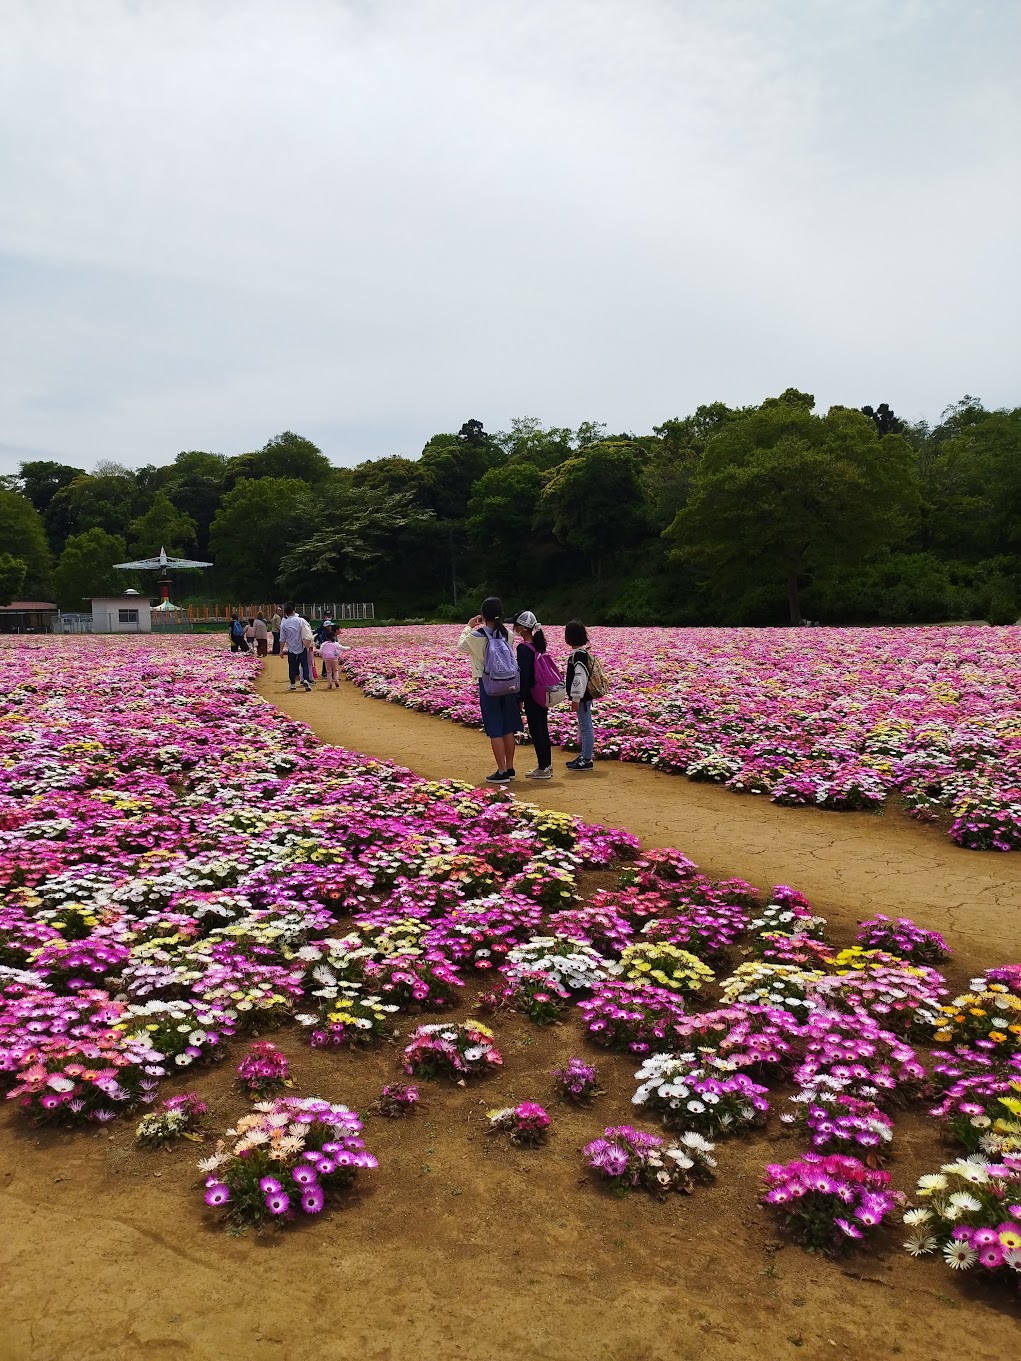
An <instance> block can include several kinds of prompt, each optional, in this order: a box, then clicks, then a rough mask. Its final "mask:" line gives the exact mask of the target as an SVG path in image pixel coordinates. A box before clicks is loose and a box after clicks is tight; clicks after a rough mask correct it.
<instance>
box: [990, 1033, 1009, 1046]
mask: <svg viewBox="0 0 1021 1361" xmlns="http://www.w3.org/2000/svg"><path fill="white" fill-rule="evenodd" d="M989 1038H990V1039H991V1040H992V1042H993V1043H994V1044H1002V1043H1003V1041H1004V1040H1005V1039H1006V1038H1007V1037H1006V1035H1004V1033H1003V1031H1002V1030H990V1032H989Z"/></svg>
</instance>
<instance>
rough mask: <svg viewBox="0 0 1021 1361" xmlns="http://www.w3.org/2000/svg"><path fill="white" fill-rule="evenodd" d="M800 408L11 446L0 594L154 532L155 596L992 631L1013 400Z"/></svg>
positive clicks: (1003, 601)
mask: <svg viewBox="0 0 1021 1361" xmlns="http://www.w3.org/2000/svg"><path fill="white" fill-rule="evenodd" d="M814 407H815V402H814V398H813V397H812V396H811V395H810V394H807V393H803V392H799V391H797V390H796V389H793V388H790V389H788V390H787V391H786V392H784V393H783V394H782V395H781V396H779V397H775V398H769V399H767V400H766V401H764V402H763V403H762V404H761V405H760V406H757V407H742V408H730V407H727V406H725V405H723V404H722V403H719V402H717V403H713V404H711V405H709V406H701V407H699V408H698V409H697V410H696V411H695V413H694V414H693V415H691V416H687V417H685V418H683V419H674V420H668V421H666V422H664V424H663V425H658V426H655V427H654V428H653V430H652V431H651V432H650V433H647V434H640V435H639V434H634V433H620V434H610V433H608V432H607V431H606V429H605V428H604V427H603V426H600V425H598V424H595V423H593V422H585V423H583V424H582V425H581V426H580V427H579V428H578V429H577V430H569V429H562V428H556V427H549V428H546V427H544V426H543V425H542V424H541V423H540V422H539V421H536V420H531V419H527V420H516V421H513V422H512V423H511V428H510V429H509V430H507V431H502V432H499V433H497V434H487V433H486V431H485V430H484V429H483V427H482V424H481V423H480V422H479V421H475V420H472V421H467V422H465V424H464V425H463V426H462V427H461V429H460V430H459V431H458V433H457V434H438V435H434V436H433V437H432V438H431V439H430V440H429V441H428V443H427V444H426V445H425V448H424V449H423V450H422V453H421V455H420V456H419V457H418V458H417V459H409V458H405V457H399V456H393V457H386V458H378V459H373V460H370V461H368V462H364V463H360V464H358V465H357V466H356V467H345V468H339V467H334V466H333V465H332V464H331V463H330V462H329V460H328V459H327V458H326V457H325V455H324V454H323V453H322V452H321V451H320V450H319V449H317V448H316V446H315V445H314V444H312V443H311V441H309V440H307V439H304V438H302V437H301V436H299V435H295V434H293V433H292V432H289V431H287V432H284V433H283V434H282V435H279V436H277V437H276V438H274V439H272V440H270V441H269V442H268V443H267V444H266V445H265V447H264V448H262V449H261V450H258V451H256V452H253V453H245V454H240V455H238V456H236V457H226V456H224V455H221V454H214V453H205V452H201V451H194V450H193V451H189V452H185V453H181V454H179V455H178V456H177V458H176V459H175V460H174V461H173V463H170V464H167V465H165V466H160V467H157V466H153V465H147V466H145V467H142V468H139V469H137V470H136V471H131V470H129V469H127V468H124V467H121V466H119V465H117V464H113V463H101V464H99V465H98V466H97V468H96V469H95V471H94V472H92V473H86V472H84V471H83V470H82V469H80V468H76V467H72V466H68V465H64V464H61V463H56V462H50V461H40V460H36V461H30V462H26V463H23V464H22V465H21V470H20V473H19V474H18V475H17V476H16V477H10V478H6V479H3V483H4V489H2V490H0V549H2V552H3V553H4V554H6V558H4V559H0V593H6V594H7V595H8V597H9V596H10V595H13V594H15V593H21V592H23V593H25V594H27V595H28V596H31V597H35V598H38V597H39V596H40V595H45V594H48V593H49V592H50V591H55V593H56V598H57V600H58V602H59V603H60V604H61V605H62V606H63V607H64V608H68V609H72V608H74V609H77V608H80V605H81V598H82V596H85V595H88V594H89V593H90V592H93V591H101V590H105V589H108V588H109V585H110V565H111V564H112V563H113V562H116V561H123V555H124V554H125V553H130V554H132V555H137V554H149V553H153V552H157V551H158V550H159V547H160V545H161V544H165V545H166V548H167V550H168V551H169V552H187V553H191V554H196V555H198V556H199V557H200V558H203V559H204V558H206V557H209V558H211V559H213V560H214V561H215V563H216V567H215V569H214V571H213V572H212V573H210V574H209V575H208V576H207V577H206V578H205V579H203V580H202V582H201V583H200V584H198V585H196V583H194V582H193V583H184V582H182V583H181V587H180V589H179V591H178V592H177V594H178V595H179V596H180V597H181V598H185V592H186V590H187V588H188V586H191V587H192V588H193V589H198V590H201V591H204V592H205V593H206V595H207V597H208V598H209V599H213V598H217V597H218V598H220V599H224V598H227V597H228V596H229V597H231V598H234V599H245V600H259V601H268V600H270V599H272V598H273V597H277V598H279V597H280V596H281V595H283V594H285V593H286V594H291V595H295V596H297V597H298V598H315V599H330V600H335V599H338V598H345V599H352V598H357V599H372V600H373V601H374V602H375V604H376V612H377V616H382V617H403V618H406V617H409V616H421V615H430V616H433V617H446V616H447V615H448V614H449V617H451V618H453V617H455V615H456V616H457V617H460V614H461V613H463V608H462V607H458V606H457V604H456V602H457V600H458V599H459V598H460V597H461V596H466V597H469V598H470V600H471V601H472V603H473V607H474V604H475V602H476V600H477V598H478V597H479V596H480V594H485V593H486V592H487V591H488V590H496V591H499V592H500V593H502V594H503V595H504V596H505V597H506V598H507V599H508V600H511V599H515V600H527V603H528V605H529V606H530V607H532V608H534V609H536V610H538V611H540V612H541V613H543V614H544V615H547V616H554V615H557V614H559V615H560V616H561V617H564V616H566V615H567V614H569V613H581V614H584V615H586V616H587V617H588V618H591V619H595V620H597V621H602V622H606V623H619V624H643V623H664V624H704V623H721V624H735V623H750V624H758V623H771V622H776V623H779V622H783V621H784V620H785V619H792V620H794V621H797V620H799V619H800V618H801V616H802V614H803V613H804V614H807V615H808V616H810V617H813V618H815V617H818V618H821V619H823V620H825V621H826V622H830V623H855V622H870V623H871V622H884V621H886V622H898V623H900V622H932V621H942V620H950V619H962V618H979V617H980V618H985V619H988V620H990V622H993V623H1007V622H1013V621H1014V620H1015V619H1016V618H1017V616H1018V614H1019V612H1021V408H1018V409H1015V410H1012V411H1007V410H1002V411H987V410H986V409H985V408H984V407H983V406H982V404H981V403H980V402H978V401H977V400H975V399H974V398H971V397H965V398H964V399H963V400H962V401H961V402H959V403H957V404H956V405H954V406H952V407H949V408H948V409H947V410H946V411H945V412H944V413H943V418H942V420H941V422H940V423H939V424H938V425H937V426H935V427H929V426H928V425H926V424H924V423H922V424H919V425H915V426H909V425H907V424H905V423H904V422H902V421H901V420H899V419H898V418H897V417H896V416H895V415H894V413H893V412H892V411H891V410H890V408H889V407H888V406H887V404H886V403H881V404H880V405H879V406H878V407H877V408H876V409H875V410H873V409H872V408H871V407H865V408H863V409H862V410H861V411H857V410H854V409H852V408H849V407H840V406H836V407H831V408H830V410H829V411H828V412H826V413H825V414H820V413H817V412H816V411H815V409H814ZM22 567H23V568H24V570H23V571H22ZM121 581H122V583H123V577H122V578H121ZM139 584H141V583H139ZM451 611H453V613H450V612H451Z"/></svg>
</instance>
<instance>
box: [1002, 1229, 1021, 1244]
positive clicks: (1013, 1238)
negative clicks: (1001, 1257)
mask: <svg viewBox="0 0 1021 1361" xmlns="http://www.w3.org/2000/svg"><path fill="white" fill-rule="evenodd" d="M1000 1242H1001V1243H1002V1244H1003V1246H1004V1247H1005V1248H1021V1233H1017V1232H1016V1231H1015V1230H1014V1229H1004V1230H1003V1232H1002V1233H1001V1234H1000Z"/></svg>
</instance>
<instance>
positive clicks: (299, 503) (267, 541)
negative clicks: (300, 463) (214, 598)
mask: <svg viewBox="0 0 1021 1361" xmlns="http://www.w3.org/2000/svg"><path fill="white" fill-rule="evenodd" d="M308 494H309V487H308V484H307V483H306V482H301V481H299V479H298V478H296V477H259V478H254V479H249V478H242V479H241V481H240V482H238V484H237V485H236V486H235V487H234V488H233V490H231V491H229V492H228V493H227V495H226V496H225V497H224V498H223V501H222V503H221V505H220V509H219V510H218V511H217V512H216V516H215V518H214V520H213V523H212V526H211V528H210V532H209V544H210V552H211V554H212V558H213V561H214V562H215V564H216V568H217V571H218V573H219V575H220V576H221V578H222V579H223V580H224V581H225V582H226V584H227V586H228V587H229V589H230V590H231V591H232V592H233V593H234V594H236V595H247V596H254V597H257V598H261V599H270V598H271V597H272V596H273V595H274V593H275V592H276V582H277V576H278V573H279V570H280V559H281V558H282V557H283V555H284V553H285V552H287V551H288V550H289V549H291V548H292V547H293V546H294V545H295V544H296V543H298V542H300V540H301V539H302V537H305V536H307V533H308V525H307V522H306V521H305V520H304V515H305V513H306V509H307V497H308Z"/></svg>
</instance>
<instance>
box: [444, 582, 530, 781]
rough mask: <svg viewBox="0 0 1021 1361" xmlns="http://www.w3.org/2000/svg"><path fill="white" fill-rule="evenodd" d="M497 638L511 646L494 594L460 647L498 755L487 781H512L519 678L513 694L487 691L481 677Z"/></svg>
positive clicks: (466, 630)
mask: <svg viewBox="0 0 1021 1361" xmlns="http://www.w3.org/2000/svg"><path fill="white" fill-rule="evenodd" d="M494 639H500V640H501V641H502V642H503V643H505V644H507V645H508V646H509V642H510V639H509V635H508V633H507V629H506V628H505V626H504V623H503V602H502V601H501V600H500V599H499V598H498V597H497V596H495V595H492V596H489V597H488V598H487V599H486V600H483V602H482V610H481V612H480V613H479V614H477V615H475V617H474V618H473V619H469V620H468V623H467V624H465V626H464V629H463V631H462V633H461V637H460V638H459V639H458V643H457V650H458V652H463V653H465V654H466V655H467V656H468V657H470V658H471V664H472V675H473V676H474V678H475V681H476V684H477V685H478V690H479V707H480V709H481V711H482V726H483V727H484V728H485V730H486V736H487V737H488V738H489V740H490V743H491V744H492V747H493V755H494V756H495V757H496V770H495V771H494V772H493V773H492V775H487V776H486V783H487V784H509V783H510V782H511V780H513V779H514V774H515V772H514V748H515V745H516V734H517V733H519V732H521V730H522V724H521V710H520V709H519V708H518V695H517V691H518V685H519V683H520V677H519V678H518V679H517V680H516V682H515V685H514V690H513V693H511V694H503V695H490V694H487V693H486V687H485V685H484V684H483V680H482V678H483V675H484V673H485V670H486V650H487V648H488V647H489V644H490V642H491V641H492V640H494ZM511 655H513V653H512V654H511Z"/></svg>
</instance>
